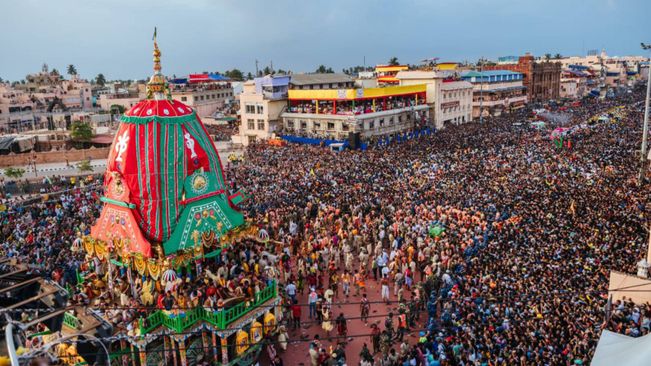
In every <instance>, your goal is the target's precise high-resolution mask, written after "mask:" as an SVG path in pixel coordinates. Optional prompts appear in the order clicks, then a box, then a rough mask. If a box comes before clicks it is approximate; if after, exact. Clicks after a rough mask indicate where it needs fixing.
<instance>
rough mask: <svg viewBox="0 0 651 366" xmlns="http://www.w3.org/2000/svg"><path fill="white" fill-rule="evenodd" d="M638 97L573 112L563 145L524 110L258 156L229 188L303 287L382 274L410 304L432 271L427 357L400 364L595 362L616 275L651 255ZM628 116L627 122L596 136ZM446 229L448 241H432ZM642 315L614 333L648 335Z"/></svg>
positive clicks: (624, 310)
mask: <svg viewBox="0 0 651 366" xmlns="http://www.w3.org/2000/svg"><path fill="white" fill-rule="evenodd" d="M641 98H642V95H641V93H639V92H637V93H635V94H633V95H630V96H626V97H623V98H622V99H619V100H616V101H613V100H606V101H603V100H602V101H596V100H593V101H586V102H585V103H584V104H583V106H580V107H574V108H572V111H571V115H572V120H571V121H570V122H569V125H584V126H583V127H582V128H579V129H575V130H573V132H572V134H570V135H568V136H566V137H564V141H562V144H560V146H559V144H557V143H556V142H554V141H552V140H551V139H550V137H549V131H550V129H546V130H542V131H539V130H534V129H532V128H530V127H529V126H528V124H526V123H524V124H523V123H522V122H523V121H525V120H526V118H527V117H528V115H527V114H526V113H527V112H526V111H525V112H521V113H520V114H513V115H509V116H503V117H500V118H495V119H493V120H491V121H490V122H489V123H488V124H486V125H479V124H465V125H463V126H460V127H457V128H449V129H446V130H443V131H439V132H438V133H437V134H435V135H434V136H433V137H431V138H426V139H418V140H414V141H411V142H406V143H402V144H394V145H391V146H388V147H385V148H381V149H377V150H370V151H366V152H363V153H360V152H350V151H346V152H342V153H333V152H329V151H326V150H324V149H320V148H318V147H309V146H290V147H268V146H265V145H256V146H251V147H250V148H249V149H248V150H247V155H246V158H245V163H244V164H242V165H240V166H237V167H236V168H235V169H233V171H232V172H230V175H229V177H230V179H232V180H233V181H236V182H242V184H243V185H244V188H245V189H246V190H248V191H250V192H252V193H253V199H252V200H251V206H250V208H249V209H250V212H249V215H250V216H252V217H259V218H263V222H264V223H265V229H266V230H268V231H269V233H270V234H271V236H272V237H273V238H274V239H276V240H280V241H283V242H285V243H287V245H288V247H289V248H290V249H291V251H292V253H295V254H299V255H298V256H296V258H298V259H297V261H296V263H294V264H295V265H294V266H293V267H292V276H293V277H294V278H295V279H296V280H297V282H298V283H302V282H303V283H304V282H305V281H307V282H308V285H316V286H317V287H318V286H322V287H323V288H326V289H327V288H328V285H327V283H326V282H325V281H322V282H321V283H319V282H316V284H315V283H314V280H312V281H311V283H310V280H309V272H310V271H312V270H314V268H315V267H316V270H314V271H316V272H317V277H319V276H321V277H323V278H324V279H327V278H329V277H330V278H331V277H332V276H331V274H330V273H329V271H332V268H339V270H336V271H334V272H335V273H337V274H339V275H341V273H343V270H344V269H345V270H347V271H348V273H356V274H359V273H362V277H364V275H365V278H366V279H368V280H369V281H374V280H375V276H373V273H374V272H376V271H379V272H381V273H383V274H384V275H383V276H382V277H381V278H378V281H380V285H381V286H382V287H383V289H382V292H383V293H384V292H385V291H386V290H385V289H384V286H388V287H389V288H390V289H391V291H392V292H393V288H398V289H401V290H403V291H404V292H403V294H402V297H403V299H412V298H413V297H414V296H420V295H419V294H418V292H416V293H415V294H414V293H411V289H412V288H414V286H413V283H414V282H420V280H421V279H423V277H422V272H424V273H425V275H426V278H429V279H430V280H431V283H430V284H429V285H428V286H424V288H425V290H426V291H425V294H423V296H425V297H427V298H426V299H423V300H422V301H423V302H426V305H424V306H425V307H427V310H428V313H429V314H430V315H431V319H433V321H432V322H431V323H430V324H428V325H427V327H426V333H425V336H424V338H423V339H422V343H420V344H419V345H417V346H414V347H413V348H409V347H407V349H406V350H399V349H396V350H397V351H400V352H398V356H397V359H399V360H405V359H406V360H409V362H412V363H407V364H413V361H410V359H411V358H414V357H415V355H418V357H416V358H417V359H418V361H415V362H416V363H417V364H428V363H429V364H437V363H439V362H440V363H443V364H475V363H476V364H484V363H491V364H570V363H574V364H581V363H587V362H588V361H589V359H590V357H591V355H592V353H593V352H594V348H595V346H596V341H597V340H598V338H599V335H600V330H601V329H602V327H603V326H605V325H606V322H605V314H604V305H605V303H606V289H607V285H608V273H609V270H610V269H617V270H621V271H625V272H629V273H631V272H633V271H634V266H635V263H636V262H637V259H639V258H638V257H640V256H641V255H642V254H641V253H643V252H644V250H643V249H644V245H643V244H644V243H645V242H646V235H647V233H646V231H645V230H644V222H645V215H646V210H647V206H648V202H647V200H648V198H647V197H648V185H647V184H645V185H644V186H643V187H641V188H640V187H638V186H637V185H636V179H635V177H636V174H635V173H636V168H637V166H638V164H637V163H636V157H635V150H636V149H637V147H638V144H639V139H640V137H639V133H640V126H639V125H640V121H641V118H642V106H641V104H640V103H639V101H640V100H641ZM618 105H623V106H625V108H624V109H623V111H624V112H622V113H621V115H619V116H617V117H615V116H611V118H610V119H609V120H608V121H607V122H603V121H601V122H595V124H592V125H585V124H586V123H587V122H588V120H590V119H591V117H592V116H594V115H599V114H601V113H604V112H605V111H607V110H610V109H611V108H612V107H615V106H618ZM437 225H440V226H441V227H442V228H444V229H445V231H444V232H443V234H442V235H441V236H440V237H432V236H431V235H430V229H432V227H436V226H437ZM421 253H422V254H423V255H421ZM387 256H388V259H387ZM302 258H306V260H305V261H307V262H308V263H307V267H306V264H303V263H302ZM347 259H349V261H348V263H347ZM311 262H316V263H317V264H314V263H311ZM331 262H334V265H333V266H331V265H330V263H331ZM428 267H429V268H428ZM305 268H307V270H306V269H305ZM306 273H308V274H307V275H306ZM428 275H429V276H428ZM416 278H417V280H416V281H414V280H415V279H416ZM339 282H340V281H339ZM355 282H357V280H353V283H355ZM408 282H411V283H412V286H409V285H407V283H408ZM424 284H425V285H426V284H427V281H426V282H425V283H424ZM303 286H305V285H303ZM416 288H418V286H416ZM430 294H433V296H432V297H431V298H430ZM395 295H396V297H395V298H394V297H392V298H391V300H396V299H397V298H398V297H397V295H398V294H397V292H395ZM324 296H325V295H324ZM383 297H384V295H383ZM646 309H647V307H640V308H638V310H635V307H634V306H633V305H631V304H628V305H621V306H619V308H618V309H616V310H617V311H615V312H614V315H613V317H611V318H610V319H609V322H608V323H607V324H610V325H608V326H609V328H611V329H616V330H620V331H622V332H626V333H628V334H631V335H639V334H643V333H644V332H646V331H648V327H649V325H648V317H646V315H647V312H646ZM636 314H637V315H636ZM640 314H642V315H640ZM394 323H395V322H394ZM389 327H391V325H389ZM379 328H385V330H386V328H387V326H386V325H385V326H382V325H379ZM393 328H394V329H395V327H393ZM417 328H418V327H417ZM385 338H386V337H385ZM391 341H392V343H391V346H392V347H394V348H396V347H397V344H395V341H394V339H393V338H391ZM369 344H370V343H369ZM313 348H318V346H314V347H313ZM403 351H404V352H403ZM382 354H383V355H385V356H386V355H387V354H391V352H388V353H387V352H385V353H382ZM381 358H382V357H380V355H379V354H377V355H376V357H375V359H376V362H377V360H378V359H381ZM384 358H386V357H384ZM427 358H430V359H431V362H428V363H424V362H425V361H424V360H425V359H427ZM385 361H386V360H385ZM320 362H324V361H323V360H319V358H318V357H317V358H313V360H312V364H313V365H315V364H319V363H320ZM384 364H403V363H397V362H394V361H391V362H388V363H387V362H385V363H384Z"/></svg>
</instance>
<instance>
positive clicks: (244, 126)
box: [233, 75, 289, 146]
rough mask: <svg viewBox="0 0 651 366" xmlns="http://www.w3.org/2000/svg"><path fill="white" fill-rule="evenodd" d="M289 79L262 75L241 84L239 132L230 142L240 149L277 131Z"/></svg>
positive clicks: (285, 100) (285, 99)
mask: <svg viewBox="0 0 651 366" xmlns="http://www.w3.org/2000/svg"><path fill="white" fill-rule="evenodd" d="M288 86H289V76H271V75H270V76H265V77H260V78H255V79H254V80H249V81H247V82H245V83H244V84H243V89H242V93H241V94H239V96H238V97H239V101H240V112H239V115H240V121H241V123H240V131H239V134H238V135H236V136H233V142H235V143H241V144H243V145H244V146H247V145H249V144H250V143H251V142H254V141H256V140H260V139H268V138H271V137H273V136H274V135H275V133H276V132H278V131H279V130H280V127H281V122H280V114H281V113H282V111H283V110H284V109H285V107H286V106H287V89H288Z"/></svg>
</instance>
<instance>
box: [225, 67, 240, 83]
mask: <svg viewBox="0 0 651 366" xmlns="http://www.w3.org/2000/svg"><path fill="white" fill-rule="evenodd" d="M224 75H226V76H227V77H229V78H231V79H233V80H236V81H241V80H244V74H243V73H242V71H240V70H238V69H233V70H229V71H226V72H225V73H224Z"/></svg>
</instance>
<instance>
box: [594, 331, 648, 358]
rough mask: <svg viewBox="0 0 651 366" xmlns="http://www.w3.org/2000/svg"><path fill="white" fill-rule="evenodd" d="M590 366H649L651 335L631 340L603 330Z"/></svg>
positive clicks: (631, 338)
mask: <svg viewBox="0 0 651 366" xmlns="http://www.w3.org/2000/svg"><path fill="white" fill-rule="evenodd" d="M591 365H592V366H611V365H621V366H624V365H626V366H646V365H651V334H648V335H645V336H643V337H638V338H633V337H629V336H625V335H623V334H619V333H614V332H611V331H609V330H604V331H603V332H602V333H601V337H600V338H599V343H598V344H597V350H596V351H595V353H594V357H593V358H592V363H591Z"/></svg>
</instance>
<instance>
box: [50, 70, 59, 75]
mask: <svg viewBox="0 0 651 366" xmlns="http://www.w3.org/2000/svg"><path fill="white" fill-rule="evenodd" d="M50 74H52V75H61V74H59V70H57V69H52V72H51V73H50Z"/></svg>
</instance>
